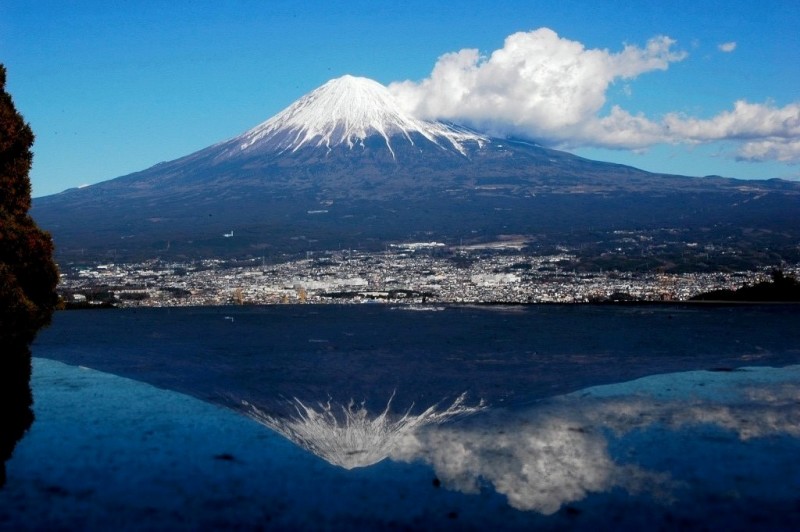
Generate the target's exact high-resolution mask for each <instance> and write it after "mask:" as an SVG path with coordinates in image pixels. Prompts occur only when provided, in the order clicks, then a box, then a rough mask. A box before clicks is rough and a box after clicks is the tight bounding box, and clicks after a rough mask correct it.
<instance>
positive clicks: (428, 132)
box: [227, 75, 489, 156]
mask: <svg viewBox="0 0 800 532" xmlns="http://www.w3.org/2000/svg"><path fill="white" fill-rule="evenodd" d="M374 135H378V136H379V137H380V138H382V139H383V140H384V142H385V143H386V146H387V148H388V149H389V151H390V152H391V153H392V156H394V154H395V151H394V147H395V146H396V144H397V143H401V142H407V143H409V144H411V145H414V144H415V143H419V142H425V141H426V140H427V141H428V142H431V143H433V144H435V145H437V146H439V147H440V148H442V149H445V150H456V151H457V152H459V153H461V154H465V153H466V150H465V146H466V145H467V144H468V143H475V144H477V145H478V146H482V145H483V144H484V143H486V142H488V141H489V139H488V137H484V136H482V135H479V134H477V133H475V132H473V131H470V130H468V129H464V128H459V127H455V126H451V125H448V124H443V123H440V122H428V121H423V120H418V119H416V118H414V117H413V116H411V115H409V114H408V113H406V112H405V111H403V110H402V109H401V108H400V105H399V104H398V102H397V101H396V100H395V98H394V96H392V94H391V93H390V92H389V91H388V89H387V88H386V87H384V86H383V85H381V84H380V83H378V82H376V81H373V80H371V79H367V78H360V77H354V76H349V75H348V76H342V77H340V78H336V79H333V80H331V81H328V82H327V83H325V84H324V85H322V86H321V87H319V88H317V89H316V90H314V91H312V92H310V93H308V94H306V95H305V96H303V97H302V98H300V99H299V100H297V101H296V102H294V103H293V104H292V105H290V106H289V107H287V108H286V109H284V110H283V111H281V112H280V113H278V114H277V115H275V116H273V117H272V118H270V119H269V120H267V121H266V122H264V123H262V124H259V125H258V126H256V127H254V128H253V129H251V130H249V131H247V132H245V133H244V134H242V135H240V136H239V137H236V138H235V139H232V140H231V141H229V144H230V148H228V150H227V154H228V155H229V156H234V155H235V154H236V153H237V152H238V153H241V152H252V151H258V152H262V151H264V152H277V153H280V152H294V151H297V150H298V149H300V148H303V147H323V148H327V149H331V148H333V147H336V146H346V147H348V148H350V149H353V148H355V147H359V146H360V147H364V140H365V139H367V138H368V137H371V136H374Z"/></svg>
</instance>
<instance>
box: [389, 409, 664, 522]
mask: <svg viewBox="0 0 800 532" xmlns="http://www.w3.org/2000/svg"><path fill="white" fill-rule="evenodd" d="M474 421H476V422H474V423H467V424H464V426H460V427H459V426H446V427H438V428H429V429H426V430H423V431H419V432H418V433H416V434H407V435H406V437H405V438H404V440H403V442H402V444H401V445H398V446H397V447H396V449H395V451H394V452H393V453H392V458H394V459H397V460H403V461H414V460H419V459H421V460H423V461H425V462H428V463H430V464H431V465H432V466H433V467H434V469H435V470H436V474H437V475H438V476H439V477H440V478H441V480H442V481H443V482H444V484H445V486H446V487H448V488H451V489H456V490H459V491H462V492H465V493H477V492H478V491H479V489H480V487H481V485H483V484H487V483H489V484H491V485H493V486H494V489H495V490H496V491H497V492H499V493H502V494H504V495H506V497H507V498H508V502H509V504H510V505H511V506H513V507H514V508H517V509H519V510H535V511H538V512H541V513H544V514H551V513H554V512H556V511H557V510H558V509H559V508H560V507H561V505H562V504H564V503H566V502H570V501H576V500H580V499H583V498H584V497H585V496H586V495H587V494H588V493H590V492H602V491H607V490H610V489H612V488H615V487H620V488H623V489H626V490H627V491H629V492H632V493H639V492H642V491H648V490H649V491H651V492H653V491H656V492H657V493H659V494H660V493H662V492H663V491H664V490H665V489H666V488H668V487H669V484H670V483H669V477H668V476H667V475H664V474H660V473H653V472H648V471H645V470H642V469H640V468H638V467H636V466H633V465H618V464H616V463H615V462H614V461H613V460H612V458H611V456H610V455H609V453H608V448H607V442H606V439H605V438H604V437H603V435H602V433H601V432H599V431H595V430H593V429H587V428H586V425H587V424H586V423H585V421H586V420H582V419H580V418H579V416H570V415H564V416H561V415H558V413H556V412H539V411H533V412H527V413H523V414H512V413H509V412H503V411H496V412H491V413H489V414H488V415H485V416H481V420H480V422H477V421H478V420H474Z"/></svg>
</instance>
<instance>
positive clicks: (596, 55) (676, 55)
mask: <svg viewBox="0 0 800 532" xmlns="http://www.w3.org/2000/svg"><path fill="white" fill-rule="evenodd" d="M674 44H675V41H673V40H672V39H670V38H669V37H665V36H659V37H654V38H652V39H650V40H649V41H648V42H647V44H646V45H645V46H644V47H643V48H642V47H638V46H634V45H627V46H625V47H624V48H623V49H622V51H620V52H617V53H612V52H610V51H608V50H598V49H587V48H586V47H584V45H583V44H581V43H579V42H577V41H572V40H569V39H565V38H562V37H559V36H558V35H557V34H556V33H555V32H554V31H552V30H550V29H548V28H541V29H538V30H535V31H531V32H527V33H515V34H513V35H510V36H509V37H507V38H506V40H505V44H504V46H503V48H501V49H499V50H495V51H494V52H493V53H492V54H491V55H490V56H488V57H483V56H481V55H480V53H479V52H478V50H474V49H466V50H461V51H459V52H454V53H449V54H445V55H443V56H442V57H440V58H439V60H438V61H437V63H436V65H435V66H434V68H433V72H432V73H431V76H430V77H429V78H427V79H425V80H422V81H421V82H418V83H417V82H413V81H404V82H398V83H393V84H391V85H390V86H389V89H390V90H391V91H392V92H393V93H394V95H395V96H396V97H397V98H398V99H399V100H400V102H401V103H402V104H403V105H404V106H405V107H406V108H407V109H408V110H410V111H411V112H413V113H414V114H416V115H417V116H420V117H422V118H428V119H440V120H441V119H444V120H452V121H455V122H461V123H465V124H467V125H471V126H473V127H476V128H478V129H482V130H485V131H488V132H490V133H493V134H499V135H523V136H528V137H534V138H537V139H538V140H543V141H548V140H549V141H552V142H556V143H566V144H573V143H574V142H573V141H574V140H578V142H579V143H590V144H591V143H596V144H608V145H613V146H625V147H627V146H628V140H627V139H628V137H629V136H630V135H627V134H622V135H621V136H619V137H618V138H614V137H615V134H616V132H614V131H609V128H613V127H614V125H615V123H616V122H617V121H618V120H622V121H624V122H627V123H629V124H636V127H638V128H640V129H652V127H653V126H652V125H650V124H645V123H644V119H643V118H642V117H632V116H630V115H627V116H623V115H621V114H619V113H620V112H622V111H619V112H617V114H616V116H613V117H609V120H607V121H606V122H605V123H602V124H601V123H596V122H597V121H598V117H597V113H598V112H599V111H600V109H601V108H602V107H603V105H604V104H605V103H606V92H607V90H608V88H609V86H610V85H611V84H612V83H613V82H614V81H616V80H619V79H623V80H624V79H633V78H635V77H637V76H638V75H640V74H642V73H645V72H650V71H653V70H666V69H667V67H668V66H669V64H670V63H672V62H675V61H681V60H683V59H684V58H685V57H686V53H685V52H681V51H675V50H673V46H674ZM622 113H624V112H622ZM604 132H605V133H610V135H608V136H605V138H596V137H597V136H598V135H600V136H601V137H602V136H603V134H604ZM641 143H642V142H641V141H639V140H638V139H637V140H635V141H634V144H635V145H637V146H638V145H640V144H641Z"/></svg>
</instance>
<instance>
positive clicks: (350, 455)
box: [242, 393, 483, 469]
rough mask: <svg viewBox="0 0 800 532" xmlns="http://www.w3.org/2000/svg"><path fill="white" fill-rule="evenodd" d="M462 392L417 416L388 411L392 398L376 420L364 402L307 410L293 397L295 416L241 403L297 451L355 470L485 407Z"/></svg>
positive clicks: (331, 404)
mask: <svg viewBox="0 0 800 532" xmlns="http://www.w3.org/2000/svg"><path fill="white" fill-rule="evenodd" d="M466 395H467V394H466V393H463V394H461V395H460V396H459V397H458V398H457V399H456V400H455V401H453V403H452V404H451V405H450V406H449V407H447V408H445V409H441V408H440V404H439V403H437V404H434V405H432V406H430V407H428V408H427V409H426V410H424V411H422V412H421V413H419V414H412V408H413V405H411V407H409V408H408V409H407V410H406V411H405V412H403V413H402V414H399V415H398V414H394V413H392V411H391V406H392V399H394V395H392V397H391V398H390V399H389V401H388V402H387V404H386V408H385V409H384V410H383V412H381V413H380V414H379V415H378V416H375V417H371V416H370V414H369V412H368V411H367V409H366V407H365V406H364V403H360V404H356V403H355V402H354V401H352V400H351V401H350V403H349V404H348V405H347V406H344V405H341V404H336V403H332V402H331V401H330V400H329V401H328V402H327V403H324V404H323V403H317V406H316V407H314V406H309V405H306V404H305V403H303V402H302V401H300V400H299V399H297V398H295V399H294V401H293V402H292V404H293V406H294V410H295V414H294V415H289V416H285V417H284V416H278V415H272V414H270V413H268V412H265V411H263V410H261V409H260V408H258V407H257V406H255V405H252V404H250V403H248V402H246V401H242V404H243V406H244V407H245V413H246V414H247V415H248V416H250V417H252V418H253V419H255V420H256V421H258V422H259V423H261V424H263V425H266V426H267V427H269V428H271V429H273V430H275V431H276V432H278V433H280V434H282V435H283V436H284V437H286V438H288V439H289V440H291V441H292V442H294V443H296V444H297V445H299V446H300V447H302V448H304V449H306V450H308V451H310V452H312V453H314V454H315V455H317V456H319V457H320V458H323V459H324V460H326V461H328V462H329V463H331V464H334V465H337V466H340V467H343V468H345V469H353V468H355V467H364V466H369V465H373V464H376V463H378V462H380V461H381V460H383V459H384V458H386V457H387V456H389V455H390V454H391V453H392V451H393V450H394V449H395V447H396V446H397V444H398V442H399V441H400V440H402V439H403V438H405V437H408V436H410V435H412V434H413V433H414V432H415V431H416V430H418V429H419V428H421V427H423V426H426V425H439V424H441V423H444V422H445V421H447V420H450V419H453V418H455V417H459V416H464V415H468V414H472V413H475V412H478V411H480V410H481V409H483V402H482V401H481V402H480V403H479V404H478V405H476V406H468V405H467V404H466Z"/></svg>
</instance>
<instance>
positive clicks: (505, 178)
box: [32, 76, 800, 260]
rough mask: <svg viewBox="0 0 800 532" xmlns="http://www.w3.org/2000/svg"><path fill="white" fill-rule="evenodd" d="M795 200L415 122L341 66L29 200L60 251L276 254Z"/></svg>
mask: <svg viewBox="0 0 800 532" xmlns="http://www.w3.org/2000/svg"><path fill="white" fill-rule="evenodd" d="M799 199H800V187H799V186H798V185H797V184H794V183H789V182H784V181H777V180H773V181H757V182H756V181H740V180H734V179H723V178H690V177H682V176H672V175H662V174H651V173H648V172H644V171H641V170H638V169H635V168H631V167H627V166H622V165H616V164H609V163H601V162H597V161H590V160H588V159H583V158H580V157H576V156H574V155H571V154H568V153H565V152H560V151H557V150H551V149H547V148H543V147H541V146H538V145H536V144H533V143H529V142H524V141H520V140H513V139H496V138H491V137H488V136H485V135H481V134H479V133H476V132H474V131H471V130H468V129H466V128H462V127H459V126H455V125H452V124H444V123H439V122H427V121H422V120H418V119H416V118H414V117H412V116H409V115H408V114H406V113H405V112H404V111H403V110H402V109H401V108H400V106H399V105H398V104H397V102H395V101H394V100H393V98H392V96H391V94H390V93H389V92H388V91H387V90H386V88H385V87H383V86H381V85H380V84H378V83H376V82H374V81H371V80H367V79H364V78H354V77H351V76H345V77H343V78H339V79H335V80H332V81H330V82H328V83H326V84H325V85H323V86H322V87H320V88H318V89H316V90H315V91H312V92H311V93H309V94H308V95H306V96H304V97H302V98H300V99H299V100H297V101H296V102H295V103H294V104H292V105H290V106H289V107H288V108H286V109H285V110H284V111H282V112H280V113H279V114H277V115H275V116H274V117H272V118H271V119H269V120H267V121H266V122H263V123H262V124H260V125H258V126H256V127H254V128H253V129H251V130H249V131H247V132H245V133H243V134H242V135H240V136H237V137H235V138H233V139H230V140H227V141H224V142H221V143H219V144H216V145H214V146H210V147H208V148H205V149H203V150H200V151H198V152H196V153H194V154H190V155H188V156H186V157H183V158H180V159H177V160H175V161H171V162H166V163H161V164H159V165H156V166H154V167H152V168H149V169H146V170H143V171H141V172H136V173H134V174H130V175H127V176H123V177H120V178H117V179H113V180H110V181H105V182H103V183H98V184H96V185H93V186H89V187H84V188H81V189H72V190H68V191H65V192H62V193H60V194H56V195H53V196H48V197H44V198H38V199H37V200H35V202H34V209H33V211H32V212H33V214H34V216H35V217H36V219H37V220H38V221H39V223H40V225H42V226H43V227H45V228H47V229H49V230H50V231H51V232H52V233H53V236H54V238H55V241H56V244H57V248H58V253H59V257H60V258H61V260H67V259H75V258H80V257H84V258H87V257H88V258H99V257H117V258H126V259H134V258H137V259H139V258H146V257H154V256H161V257H174V258H180V257H195V258H196V257H201V256H209V255H215V256H239V257H242V256H269V257H274V258H281V257H284V256H286V255H287V254H294V253H302V252H305V251H308V250H319V249H331V248H338V247H341V246H347V247H362V248H375V249H380V248H382V247H383V246H384V245H385V244H386V243H387V242H391V241H398V240H412V239H425V240H431V239H436V240H440V241H444V242H458V241H462V240H464V239H466V240H468V241H480V240H491V239H493V238H496V237H497V235H499V234H523V235H531V236H532V237H535V238H538V239H539V240H540V241H541V240H547V241H550V242H557V241H559V239H563V238H567V237H569V235H573V236H574V235H575V234H577V233H581V232H587V231H588V232H591V231H601V232H602V231H614V230H621V229H634V230H639V229H648V228H650V229H653V228H659V227H679V228H697V227H715V226H717V227H725V228H727V229H726V230H727V231H728V234H738V233H741V231H743V230H744V229H758V230H765V231H771V232H773V233H775V234H777V232H778V231H782V232H783V233H781V234H784V236H783V237H781V238H783V240H781V242H784V243H785V241H792V240H791V239H792V238H795V237H794V234H793V233H792V234H789V235H788V236H786V234H785V233H786V231H787V227H789V228H793V227H794V225H796V224H793V223H792V220H794V218H796V216H797V214H798V212H800V203H798V201H799ZM230 231H234V233H235V236H234V237H232V238H226V237H223V234H227V233H229V232H230ZM789 231H790V233H791V229H790V230H789ZM737 232H738V233H737ZM786 239H788V240H786ZM781 245H784V244H781Z"/></svg>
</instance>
